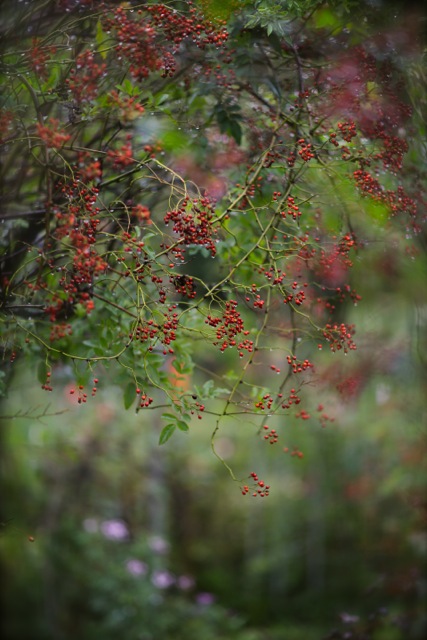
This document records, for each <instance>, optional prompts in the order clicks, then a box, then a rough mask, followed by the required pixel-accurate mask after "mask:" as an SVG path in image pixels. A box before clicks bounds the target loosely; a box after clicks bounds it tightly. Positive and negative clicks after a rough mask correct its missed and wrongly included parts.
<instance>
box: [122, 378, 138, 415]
mask: <svg viewBox="0 0 427 640" xmlns="http://www.w3.org/2000/svg"><path fill="white" fill-rule="evenodd" d="M135 398H136V393H135V383H134V382H129V384H127V385H126V387H125V390H124V392H123V404H124V406H125V409H129V407H131V406H132V405H133V403H134V401H135Z"/></svg>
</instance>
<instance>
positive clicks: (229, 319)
mask: <svg viewBox="0 0 427 640" xmlns="http://www.w3.org/2000/svg"><path fill="white" fill-rule="evenodd" d="M205 322H206V324H208V325H209V326H211V327H214V328H215V329H216V341H215V342H214V343H213V344H214V345H218V344H220V351H225V350H226V349H227V347H235V346H236V345H237V347H238V349H240V350H242V349H246V350H247V351H249V352H251V351H252V349H253V342H252V341H251V340H244V341H243V342H239V343H237V341H236V336H237V335H239V334H240V333H243V335H245V336H247V335H249V331H245V327H244V324H243V320H242V317H241V315H240V312H239V311H237V301H236V300H228V301H227V302H226V303H225V311H224V314H223V316H219V317H218V316H217V317H214V316H212V315H210V314H209V315H208V316H207V318H206V320H205Z"/></svg>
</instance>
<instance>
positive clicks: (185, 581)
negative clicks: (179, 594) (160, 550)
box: [176, 576, 194, 591]
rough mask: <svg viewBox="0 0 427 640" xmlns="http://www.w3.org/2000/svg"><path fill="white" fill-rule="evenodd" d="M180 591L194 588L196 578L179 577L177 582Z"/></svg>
mask: <svg viewBox="0 0 427 640" xmlns="http://www.w3.org/2000/svg"><path fill="white" fill-rule="evenodd" d="M176 584H177V587H178V589H182V590H183V591H186V590H187V589H191V588H192V587H194V578H192V577H191V576H179V578H178V579H177V581H176Z"/></svg>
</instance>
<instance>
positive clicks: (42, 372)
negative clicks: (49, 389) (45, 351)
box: [37, 361, 49, 384]
mask: <svg viewBox="0 0 427 640" xmlns="http://www.w3.org/2000/svg"><path fill="white" fill-rule="evenodd" d="M48 371H49V369H48V366H47V364H46V362H44V361H43V362H40V363H39V366H38V367H37V380H38V381H39V382H40V384H44V383H45V382H46V374H47V372H48Z"/></svg>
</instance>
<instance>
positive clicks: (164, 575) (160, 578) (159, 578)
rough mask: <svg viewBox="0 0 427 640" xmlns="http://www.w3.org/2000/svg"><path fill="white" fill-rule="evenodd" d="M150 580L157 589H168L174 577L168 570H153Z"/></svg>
mask: <svg viewBox="0 0 427 640" xmlns="http://www.w3.org/2000/svg"><path fill="white" fill-rule="evenodd" d="M151 582H152V583H153V584H154V586H155V587H157V588H158V589H168V588H169V587H171V586H172V585H173V584H174V583H175V577H174V576H173V575H172V573H170V572H169V571H166V570H163V571H153V575H152V576H151Z"/></svg>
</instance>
